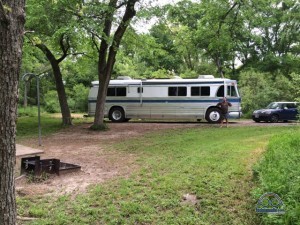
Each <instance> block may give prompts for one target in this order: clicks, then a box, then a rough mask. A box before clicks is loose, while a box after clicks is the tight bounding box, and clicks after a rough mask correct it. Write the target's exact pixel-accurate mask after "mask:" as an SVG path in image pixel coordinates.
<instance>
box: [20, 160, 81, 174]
mask: <svg viewBox="0 0 300 225" xmlns="http://www.w3.org/2000/svg"><path fill="white" fill-rule="evenodd" d="M80 169H81V166H78V165H75V164H70V163H65V162H61V161H60V160H59V159H40V156H36V157H28V158H22V162H21V174H23V173H26V172H33V174H34V175H37V176H38V175H41V174H42V173H50V174H57V175H61V174H65V173H72V172H77V171H80Z"/></svg>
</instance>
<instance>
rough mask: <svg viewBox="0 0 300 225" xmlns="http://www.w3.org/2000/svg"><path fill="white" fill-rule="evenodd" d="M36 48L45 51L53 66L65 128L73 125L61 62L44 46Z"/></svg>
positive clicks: (40, 45)
mask: <svg viewBox="0 0 300 225" xmlns="http://www.w3.org/2000/svg"><path fill="white" fill-rule="evenodd" d="M36 46H37V47H38V48H39V49H40V50H42V51H43V53H44V54H45V55H46V57H47V59H48V60H49V62H50V64H51V67H52V71H53V74H54V79H55V85H56V90H57V95H58V100H59V105H60V110H61V115H62V124H63V125H64V126H67V125H72V118H71V112H70V109H69V105H68V101H67V95H66V92H65V86H64V84H63V79H62V75H61V71H60V67H59V61H58V60H56V59H55V57H54V55H53V54H52V53H51V51H50V50H49V49H48V48H47V47H46V46H45V45H44V44H37V45H36Z"/></svg>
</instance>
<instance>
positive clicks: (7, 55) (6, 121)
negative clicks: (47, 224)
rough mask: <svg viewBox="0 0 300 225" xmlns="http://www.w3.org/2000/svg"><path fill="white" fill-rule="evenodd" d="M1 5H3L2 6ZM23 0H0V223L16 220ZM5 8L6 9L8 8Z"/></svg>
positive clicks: (14, 221) (23, 18)
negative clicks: (16, 165) (18, 101)
mask: <svg viewBox="0 0 300 225" xmlns="http://www.w3.org/2000/svg"><path fill="white" fill-rule="evenodd" d="M4 6H5V8H4ZM24 7H25V1H24V0H2V1H0V46H1V47H0V87H1V88H0V99H1V101H0V224H1V225H13V224H16V215H17V212H16V199H15V182H14V181H15V177H14V166H15V161H16V140H15V138H16V119H17V100H18V80H19V73H20V66H21V58H22V46H23V34H24V23H25V13H24ZM8 9H9V10H8Z"/></svg>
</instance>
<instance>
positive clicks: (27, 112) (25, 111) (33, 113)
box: [18, 106, 43, 117]
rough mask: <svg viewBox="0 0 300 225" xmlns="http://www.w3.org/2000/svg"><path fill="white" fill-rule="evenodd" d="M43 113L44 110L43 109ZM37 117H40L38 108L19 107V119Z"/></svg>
mask: <svg viewBox="0 0 300 225" xmlns="http://www.w3.org/2000/svg"><path fill="white" fill-rule="evenodd" d="M41 111H42V112H43V109H42V108H41ZM25 116H28V117H37V116H38V109H37V107H36V106H28V107H21V106H19V107H18V117H25Z"/></svg>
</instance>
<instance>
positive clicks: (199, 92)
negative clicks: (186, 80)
mask: <svg viewBox="0 0 300 225" xmlns="http://www.w3.org/2000/svg"><path fill="white" fill-rule="evenodd" d="M191 96H210V87H207V86H201V87H191Z"/></svg>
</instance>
